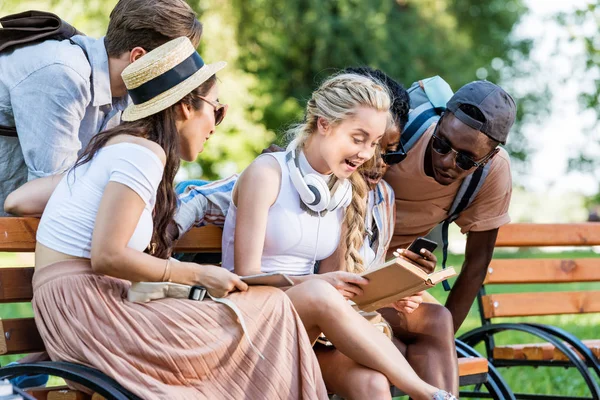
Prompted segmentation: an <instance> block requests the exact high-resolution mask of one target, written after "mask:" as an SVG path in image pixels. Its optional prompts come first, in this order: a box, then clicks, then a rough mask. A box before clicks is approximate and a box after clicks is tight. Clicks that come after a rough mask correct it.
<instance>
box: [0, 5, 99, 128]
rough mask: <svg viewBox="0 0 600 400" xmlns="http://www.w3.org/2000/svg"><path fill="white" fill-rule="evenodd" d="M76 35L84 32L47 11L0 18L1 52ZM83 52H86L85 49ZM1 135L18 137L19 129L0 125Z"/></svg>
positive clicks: (33, 11) (26, 12) (28, 12)
mask: <svg viewBox="0 0 600 400" xmlns="http://www.w3.org/2000/svg"><path fill="white" fill-rule="evenodd" d="M75 35H82V33H81V32H79V31H78V30H77V29H75V28H73V27H72V26H71V25H69V24H68V23H66V22H65V21H63V20H62V19H60V18H59V17H58V16H57V15H55V14H52V13H49V12H46V11H35V10H32V11H25V12H22V13H19V14H12V15H7V16H5V17H2V18H0V54H1V53H3V52H6V51H8V50H10V49H12V48H14V47H16V46H23V45H28V44H33V43H38V42H42V41H44V40H51V39H52V40H65V39H71V38H72V37H73V36H75ZM82 50H83V48H82ZM83 52H84V54H85V50H84V51H83ZM86 57H87V54H86ZM0 136H9V137H17V130H16V128H13V127H8V126H0Z"/></svg>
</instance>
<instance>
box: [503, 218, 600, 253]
mask: <svg viewBox="0 0 600 400" xmlns="http://www.w3.org/2000/svg"><path fill="white" fill-rule="evenodd" d="M598 245H600V222H586V223H579V224H508V225H505V226H503V227H501V228H500V231H499V232H498V239H497V240H496V247H521V246H523V247H529V246H534V247H539V246H598Z"/></svg>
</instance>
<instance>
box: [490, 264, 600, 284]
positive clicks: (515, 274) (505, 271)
mask: <svg viewBox="0 0 600 400" xmlns="http://www.w3.org/2000/svg"><path fill="white" fill-rule="evenodd" d="M596 281H598V282H600V258H579V259H573V260H561V259H506V260H492V262H491V263H490V266H489V267H488V273H487V275H486V277H485V282H484V284H486V285H487V284H493V283H495V284H498V283H502V284H505V283H512V284H514V283H561V282H562V283H568V282H596Z"/></svg>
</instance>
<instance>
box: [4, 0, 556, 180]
mask: <svg viewBox="0 0 600 400" xmlns="http://www.w3.org/2000/svg"><path fill="white" fill-rule="evenodd" d="M188 1H189V3H190V5H191V6H192V7H193V8H194V9H195V10H196V11H197V12H198V14H199V16H200V19H201V20H202V22H203V24H204V36H203V40H202V43H201V46H200V52H201V54H202V56H203V57H204V58H205V59H206V60H207V61H208V62H211V61H216V60H220V59H221V60H226V61H228V62H229V66H228V68H227V69H226V70H225V71H224V72H223V73H222V74H220V79H221V81H222V82H221V100H222V101H223V102H226V103H229V104H230V108H229V113H228V116H227V118H226V119H225V122H224V123H223V125H222V126H220V127H219V128H218V130H217V134H216V135H214V136H213V137H212V138H211V140H210V141H209V142H208V144H207V147H206V151H205V152H204V153H203V154H202V156H201V157H199V160H198V165H199V166H200V168H198V167H197V166H196V167H195V168H194V166H193V165H190V166H188V171H189V172H190V174H189V177H193V178H197V177H200V176H202V177H204V178H208V179H215V178H217V177H219V176H225V175H228V174H230V173H233V172H237V171H239V170H241V169H242V168H243V167H245V166H246V165H248V163H249V162H250V161H251V160H252V159H253V158H254V157H255V156H256V154H258V153H259V152H260V150H261V149H263V148H264V147H266V146H267V145H268V143H269V142H271V141H273V140H274V139H275V132H277V133H279V134H280V135H279V137H281V133H282V132H283V131H284V129H285V127H286V126H288V125H289V124H290V123H292V122H295V121H297V120H299V119H300V118H301V117H302V112H303V108H304V104H305V101H306V100H307V98H309V96H310V94H311V92H312V90H313V89H314V88H315V87H316V86H317V85H318V83H319V82H320V81H322V80H323V79H324V78H326V77H327V76H329V75H331V74H332V73H335V72H337V71H339V70H340V69H342V68H344V67H347V66H352V65H369V66H373V67H377V68H380V69H382V70H384V71H386V72H387V73H389V74H390V75H391V76H393V77H394V78H396V79H398V80H399V81H400V82H403V83H404V84H406V85H410V84H411V83H412V82H414V81H416V80H418V79H421V78H424V77H428V76H433V75H440V76H442V77H444V78H445V79H446V80H447V81H448V82H449V83H450V84H451V86H452V87H453V88H455V89H457V88H458V87H460V86H462V85H464V84H465V83H467V82H470V81H472V80H475V79H478V78H487V79H489V80H491V81H495V82H500V83H502V84H503V85H504V86H505V87H506V88H507V89H508V90H509V92H511V93H514V94H515V97H516V100H517V104H518V106H519V113H518V116H519V122H526V121H530V120H531V118H532V116H535V115H540V109H541V110H542V111H543V107H542V108H541V107H540V104H543V102H542V101H540V100H541V99H544V98H545V97H546V96H547V92H545V91H544V90H543V89H541V90H540V91H538V92H536V93H518V91H513V88H512V87H511V83H510V82H512V81H514V80H515V79H516V78H522V77H523V76H524V75H527V74H530V73H532V71H533V70H534V69H535V68H533V67H531V66H530V67H528V68H523V66H526V65H528V64H527V63H526V62H525V61H526V60H527V59H528V54H529V51H530V49H531V45H532V43H531V42H530V41H527V40H515V39H513V36H512V35H511V31H512V30H513V27H514V26H515V25H516V24H517V23H518V22H519V20H520V19H521V17H522V16H523V15H524V14H525V13H526V12H527V9H526V7H525V5H524V0H511V1H504V0H492V1H488V2H485V3H481V2H480V1H476V0H418V1H417V0H396V1H390V0H372V1H359V0H230V1H209V0H188ZM115 3H116V0H109V1H101V0H79V1H76V2H72V1H70V0H25V1H23V0H3V1H2V5H0V14H2V15H4V14H8V13H13V12H18V11H23V10H27V9H42V10H49V11H53V12H55V13H57V14H58V15H60V16H61V17H63V18H64V19H66V20H67V21H69V22H70V23H72V24H73V25H75V26H76V27H78V28H79V29H80V30H82V31H83V32H85V33H87V34H89V35H91V36H95V37H99V36H101V35H103V34H104V32H105V30H106V26H107V25H108V15H109V12H110V10H111V9H112V7H113V6H114V4H115ZM514 89H516V88H514ZM508 150H509V151H510V152H511V154H512V155H513V156H514V157H515V158H516V159H519V160H525V159H526V158H527V155H528V154H529V153H530V151H531V149H530V148H529V147H528V146H527V141H526V140H524V138H523V136H522V134H521V129H520V125H519V124H517V126H516V127H515V129H513V132H512V133H511V138H510V140H509V146H508Z"/></svg>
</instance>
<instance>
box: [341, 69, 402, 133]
mask: <svg viewBox="0 0 600 400" xmlns="http://www.w3.org/2000/svg"><path fill="white" fill-rule="evenodd" d="M342 72H343V73H353V74H358V75H362V76H366V77H370V78H373V79H375V80H376V81H379V82H381V84H383V85H384V86H385V87H386V88H387V90H388V92H389V93H390V97H391V98H392V105H391V107H390V112H391V113H392V116H393V117H394V122H395V123H396V125H397V126H398V130H399V131H400V132H402V130H403V129H404V126H405V125H406V123H407V122H408V111H409V110H410V98H409V97H408V92H407V91H406V89H404V86H402V85H401V84H400V83H398V82H397V81H395V80H394V79H392V78H391V77H390V76H389V75H387V74H386V73H385V72H383V71H381V70H379V69H374V68H371V67H365V66H363V67H349V68H346V69H344V70H343V71H342Z"/></svg>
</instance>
